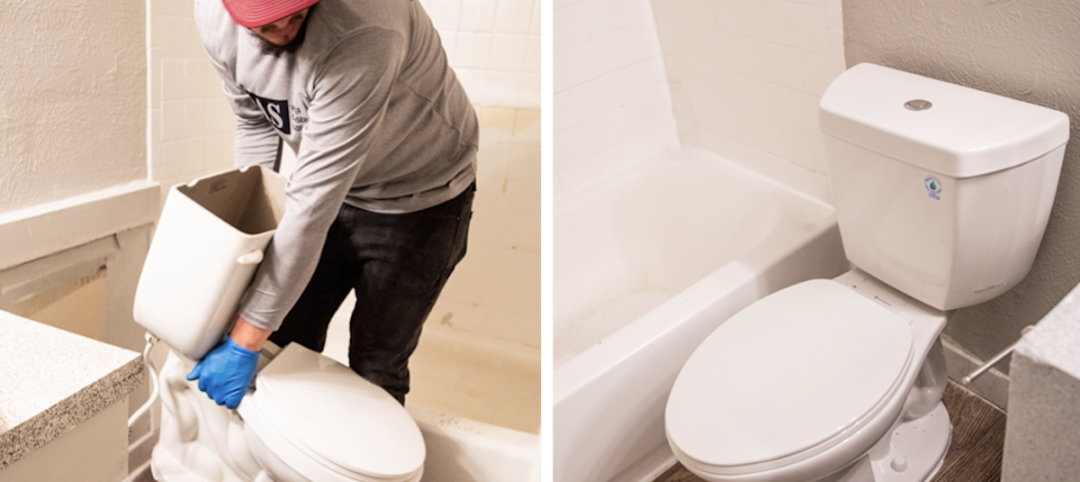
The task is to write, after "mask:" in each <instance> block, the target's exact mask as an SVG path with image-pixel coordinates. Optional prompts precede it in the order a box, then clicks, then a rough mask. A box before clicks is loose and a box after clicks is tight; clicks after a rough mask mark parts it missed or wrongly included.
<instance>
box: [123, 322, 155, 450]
mask: <svg viewBox="0 0 1080 482" xmlns="http://www.w3.org/2000/svg"><path fill="white" fill-rule="evenodd" d="M144 338H146V348H144V349H143V363H146V368H147V369H148V370H150V398H149V399H147V400H146V403H144V404H143V405H142V406H141V407H139V409H138V410H136V411H135V413H133V414H131V418H129V419H128V423H127V425H128V430H129V431H130V430H131V427H132V425H135V422H138V421H139V419H140V418H142V416H143V415H145V414H146V412H147V411H149V410H150V407H151V406H153V405H154V402H156V401H157V397H158V379H157V372H156V371H155V370H154V363H153V362H151V361H150V349H151V348H153V347H154V345H155V344H157V342H158V337H156V336H154V335H153V334H152V333H150V332H149V331H148V332H146V335H145V336H144ZM153 433H154V420H153V419H151V420H150V431H149V433H148V434H147V435H150V434H153ZM142 442H143V440H141V439H140V440H139V441H138V442H136V443H135V444H132V445H138V444H140V443H142Z"/></svg>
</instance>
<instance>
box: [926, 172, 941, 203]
mask: <svg viewBox="0 0 1080 482" xmlns="http://www.w3.org/2000/svg"><path fill="white" fill-rule="evenodd" d="M923 186H926V190H927V192H929V193H930V198H931V199H936V200H938V201H940V200H941V181H939V180H938V178H936V177H934V176H926V179H924V180H923Z"/></svg>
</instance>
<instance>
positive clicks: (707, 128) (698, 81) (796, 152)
mask: <svg viewBox="0 0 1080 482" xmlns="http://www.w3.org/2000/svg"><path fill="white" fill-rule="evenodd" d="M652 6H653V10H654V13H655V16H656V30H657V32H658V34H659V36H660V45H661V47H662V49H663V60H664V64H665V65H666V67H667V80H668V82H669V83H670V87H671V99H672V106H673V109H674V112H675V117H676V120H677V125H678V126H679V137H680V139H681V141H682V142H683V144H684V145H687V146H693V147H699V148H703V149H706V150H709V151H712V152H714V153H716V154H719V155H722V156H724V157H727V158H729V159H731V160H734V161H737V162H740V163H742V164H744V165H747V166H749V167H750V168H752V169H755V170H757V171H759V172H762V173H764V174H766V175H768V176H770V177H773V178H774V179H777V180H779V181H781V182H784V183H786V184H788V185H790V186H792V187H794V188H796V189H798V190H800V191H803V192H805V193H807V194H810V195H812V196H815V197H817V198H819V199H821V200H823V201H825V202H831V196H830V194H829V189H828V177H827V173H826V168H825V154H824V147H823V145H822V141H821V131H820V130H819V128H818V125H817V104H818V102H819V101H820V100H821V95H822V93H823V92H824V91H825V88H826V87H828V85H829V82H831V81H832V79H833V78H835V77H836V76H837V75H839V74H840V73H841V72H843V71H844V69H845V64H844V52H843V29H842V24H841V19H842V17H841V11H840V0H653V3H652ZM556 28H558V25H556ZM556 36H558V30H556ZM556 74H557V73H556ZM558 107H559V105H558V104H556V111H558ZM557 115H559V113H558V112H557ZM557 119H558V118H556V120H557ZM557 142H558V139H556V143H557ZM556 152H558V145H556Z"/></svg>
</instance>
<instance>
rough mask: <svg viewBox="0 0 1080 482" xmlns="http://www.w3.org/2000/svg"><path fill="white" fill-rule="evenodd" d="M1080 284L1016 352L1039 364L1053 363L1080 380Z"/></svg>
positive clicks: (1026, 338)
mask: <svg viewBox="0 0 1080 482" xmlns="http://www.w3.org/2000/svg"><path fill="white" fill-rule="evenodd" d="M1078 346H1080V285H1077V286H1076V287H1075V288H1073V289H1072V291H1070V292H1069V294H1067V295H1065V298H1063V299H1062V300H1061V301H1060V302H1059V303H1058V304H1057V306H1055V307H1054V309H1052V310H1050V313H1047V314H1046V316H1045V317H1043V319H1042V320H1040V321H1039V324H1037V325H1035V329H1033V330H1031V332H1030V333H1028V334H1027V335H1025V336H1024V337H1023V338H1021V340H1020V344H1018V345H1017V346H1016V351H1017V352H1020V353H1021V354H1023V355H1024V356H1026V357H1028V358H1030V359H1032V360H1035V361H1037V362H1039V363H1043V364H1046V365H1052V366H1054V367H1056V368H1058V369H1059V370H1061V371H1063V372H1065V373H1068V374H1069V375H1072V377H1073V378H1077V379H1080V351H1078V350H1077V348H1076V347H1078Z"/></svg>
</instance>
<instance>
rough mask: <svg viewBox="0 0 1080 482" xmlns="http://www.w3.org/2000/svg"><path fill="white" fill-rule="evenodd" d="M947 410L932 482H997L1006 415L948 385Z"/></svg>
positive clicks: (681, 478) (666, 479)
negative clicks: (944, 442) (945, 440)
mask: <svg viewBox="0 0 1080 482" xmlns="http://www.w3.org/2000/svg"><path fill="white" fill-rule="evenodd" d="M943 401H944V403H945V408H946V409H947V410H948V411H949V417H950V418H951V420H952V424H953V438H952V444H951V445H950V446H949V452H948V453H946V454H945V463H944V464H943V465H942V467H941V470H940V471H939V472H938V474H937V475H936V476H934V478H933V479H931V481H930V482H997V481H998V480H1001V456H1002V453H1003V452H1002V450H1003V449H1004V446H1005V420H1006V417H1005V412H1002V411H1001V410H1000V409H998V408H997V407H995V406H994V405H992V404H990V403H989V402H987V401H986V400H984V399H982V398H981V397H979V396H978V395H975V394H974V393H972V392H970V391H968V390H967V389H966V388H963V387H961V386H960V385H957V384H956V383H954V382H953V381H951V380H950V381H949V385H948V387H946V389H945V397H944V400H943ZM700 480H701V479H700V478H698V477H697V476H695V475H694V474H692V473H690V471H689V470H686V468H684V467H683V466H682V465H681V464H676V465H675V466H674V467H672V468H671V469H669V470H668V471H667V472H664V474H663V475H661V476H660V477H659V478H657V479H656V480H655V482H697V481H700Z"/></svg>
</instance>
